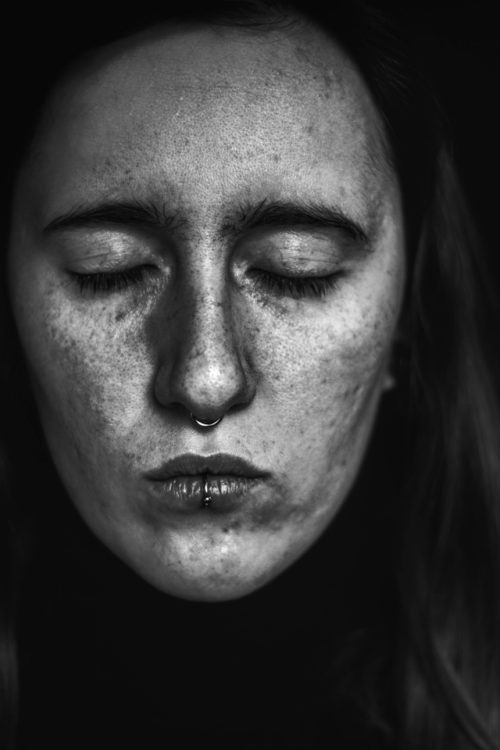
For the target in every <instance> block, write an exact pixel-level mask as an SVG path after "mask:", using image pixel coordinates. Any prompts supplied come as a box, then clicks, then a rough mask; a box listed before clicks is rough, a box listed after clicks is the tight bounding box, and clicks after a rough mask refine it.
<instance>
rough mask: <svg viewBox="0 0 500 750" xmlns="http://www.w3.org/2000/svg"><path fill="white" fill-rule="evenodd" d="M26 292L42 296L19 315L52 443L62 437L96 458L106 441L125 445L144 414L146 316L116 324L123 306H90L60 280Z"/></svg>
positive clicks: (147, 359)
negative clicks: (70, 295) (66, 291)
mask: <svg viewBox="0 0 500 750" xmlns="http://www.w3.org/2000/svg"><path fill="white" fill-rule="evenodd" d="M25 298H27V299H31V300H35V301H36V302H38V304H33V302H32V303H31V304H30V306H29V307H25V308H24V309H20V310H18V314H17V316H16V317H17V318H18V327H19V330H20V335H21V339H22V342H23V345H24V349H25V352H26V355H27V360H28V365H29V369H30V374H31V378H32V382H33V386H34V392H35V397H36V400H37V404H38V408H39V411H40V416H41V419H42V424H43V425H44V427H45V430H46V433H47V438H48V440H49V442H51V443H52V444H53V443H54V440H56V441H59V442H60V441H61V440H63V441H64V442H63V443H62V445H66V446H67V448H70V449H71V450H72V452H73V453H75V452H76V454H77V455H78V456H80V458H81V454H82V452H83V451H84V452H85V461H89V459H90V461H91V462H94V460H99V451H100V449H102V447H103V444H106V445H107V451H108V452H109V451H111V452H112V453H114V452H116V450H117V449H118V444H119V443H120V441H121V445H122V448H123V445H124V442H125V443H126V442H127V436H129V435H131V434H132V433H133V430H134V426H135V425H137V423H138V422H139V421H140V419H141V415H142V413H143V411H144V408H145V396H146V393H147V388H148V382H149V378H150V367H151V365H150V356H148V351H147V350H146V347H145V346H144V342H143V340H142V337H141V335H140V332H141V330H142V327H143V326H142V320H141V319H140V318H139V316H135V315H134V314H127V315H126V316H124V318H123V320H121V321H120V322H117V318H120V317H121V312H120V310H118V308H116V309H109V305H108V306H104V305H102V306H100V305H93V307H92V312H89V310H90V308H89V307H88V306H87V307H86V308H84V306H83V304H82V305H79V304H76V305H75V304H74V303H70V302H69V301H68V300H67V299H66V298H65V297H64V295H62V294H61V292H60V290H59V289H58V288H57V286H54V288H46V289H45V290H44V292H43V294H39V295H38V296H29V295H26V297H25ZM118 437H119V438H120V440H117V438H118ZM53 447H54V445H53ZM93 447H94V450H92V448H93ZM65 450H66V449H65ZM93 453H95V455H94V456H92V454H93Z"/></svg>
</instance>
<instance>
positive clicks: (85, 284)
mask: <svg viewBox="0 0 500 750" xmlns="http://www.w3.org/2000/svg"><path fill="white" fill-rule="evenodd" d="M145 271H146V267H145V266H137V267H135V268H126V269H125V270H123V271H114V272H113V273H109V272H107V273H105V272H100V273H73V274H72V276H73V278H74V280H75V281H76V283H77V284H78V286H79V288H80V292H82V294H83V293H85V292H91V293H92V294H98V293H99V292H120V291H122V290H123V289H127V288H128V287H130V286H133V285H134V284H138V283H139V282H141V281H142V280H143V278H144V273H145Z"/></svg>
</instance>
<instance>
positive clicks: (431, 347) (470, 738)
mask: <svg viewBox="0 0 500 750" xmlns="http://www.w3.org/2000/svg"><path fill="white" fill-rule="evenodd" d="M294 10H296V11H298V13H299V15H301V16H305V17H307V18H309V19H310V20H311V21H313V22H317V23H318V24H319V25H321V26H322V27H323V28H325V29H327V30H328V31H330V32H331V34H332V36H333V37H334V38H335V39H336V40H337V41H338V42H339V43H340V44H341V45H343V47H344V49H345V50H346V51H347V53H348V54H349V55H350V56H351V58H352V59H353V60H354V61H355V62H356V64H357V65H358V67H359V70H360V71H361V73H362V75H363V76H364V78H365V80H366V82H367V84H368V87H369V89H370V91H371V93H372V95H373V98H374V100H375V103H376V105H377V107H378V109H379V111H380V113H381V115H382V117H383V120H384V124H385V127H386V130H387V135H388V140H389V143H390V147H391V157H392V160H393V163H394V166H395V169H396V172H397V175H398V177H399V180H400V184H401V188H402V195H403V206H404V217H405V228H406V236H407V249H408V258H409V264H408V267H409V274H408V283H407V291H406V299H405V305H404V310H403V325H402V330H403V332H404V335H403V336H402V337H401V339H400V340H398V341H397V342H396V348H395V367H396V370H397V373H398V390H397V398H398V409H399V411H400V414H401V415H402V421H403V425H404V435H402V436H401V437H402V439H403V440H404V453H405V465H404V472H403V474H404V479H403V481H402V483H401V486H400V487H399V496H398V502H397V503H396V505H395V509H394V524H395V528H396V530H397V531H396V534H395V544H394V551H393V559H392V565H393V571H394V576H395V579H397V589H398V595H397V616H396V626H395V628H396V638H395V641H394V642H393V643H392V645H391V649H390V651H391V652H390V654H389V655H388V656H387V658H386V659H385V660H382V661H381V663H379V664H378V666H377V665H376V666H375V667H374V666H373V662H372V663H371V665H370V666H368V660H367V664H366V665H365V673H366V674H365V677H366V675H368V673H369V671H370V670H371V672H370V674H371V676H370V677H369V678H368V677H366V679H365V680H364V681H363V679H360V680H359V681H358V682H357V683H355V684H353V686H352V688H349V689H352V693H353V694H354V698H355V700H357V701H359V702H361V703H362V705H363V710H364V711H365V713H366V714H367V716H370V717H372V720H373V721H375V722H378V723H379V724H380V725H383V726H385V725H387V723H388V719H387V715H386V710H385V706H384V701H383V700H382V699H381V697H380V694H381V690H380V689H379V686H380V684H381V681H382V676H381V672H382V671H383V670H386V671H387V670H388V669H390V670H391V672H390V674H391V682H392V684H391V686H390V688H389V691H390V693H391V696H390V701H391V702H392V704H393V705H395V707H396V710H395V712H394V716H393V717H392V721H389V724H390V727H389V731H390V732H391V733H392V734H393V736H394V738H395V740H396V742H397V744H398V746H399V745H400V746H401V747H404V748H408V750H411V748H415V750H416V749H417V748H423V747H426V748H436V750H446V749H447V748H451V747H453V748H454V749H455V750H467V749H469V750H470V749H471V748H477V749H481V750H494V748H495V747H499V745H498V744H497V738H498V737H500V497H499V494H500V490H499V488H500V461H499V457H498V451H499V448H500V434H499V429H500V408H499V401H498V392H497V389H496V385H495V377H494V373H496V372H498V362H497V361H495V359H494V358H495V353H494V350H493V347H492V341H494V338H493V335H494V323H493V321H494V320H495V317H496V319H498V311H497V310H496V309H495V303H494V295H493V291H492V289H491V288H490V284H489V280H488V273H487V270H486V268H485V264H484V257H483V256H482V255H481V243H480V242H479V239H478V236H477V234H476V233H475V230H474V228H473V223H472V221H471V219H470V216H469V211H468V208H467V205H466V201H465V199H464V196H463V192H462V190H461V187H460V181H459V179H458V176H457V170H456V168H455V165H454V162H453V158H452V142H451V139H450V135H449V133H448V132H447V128H446V122H445V118H444V116H443V114H442V112H441V111H440V107H439V104H438V103H437V101H436V97H435V95H434V93H433V91H432V88H431V86H430V85H429V82H428V80H427V79H425V78H424V77H423V76H422V72H421V67H420V66H419V60H418V57H419V51H418V50H417V48H416V45H415V38H414V36H412V33H411V31H412V30H411V29H410V28H409V26H410V24H408V23H403V21H404V19H402V18H396V17H395V16H394V15H392V16H389V17H388V16H387V15H386V14H385V13H383V12H381V11H380V10H379V9H377V8H375V7H374V6H372V5H369V4H365V3H358V2H350V3H349V2H345V3H342V2H339V3H337V4H335V7H333V6H332V7H330V6H329V5H325V4H319V3H315V2H311V1H309V2H283V3H279V2H239V1H236V2H230V1H229V2H206V3H204V4H203V8H202V9H198V8H193V6H192V5H191V6H190V7H188V8H187V9H186V3H184V4H183V7H180V6H179V7H176V6H175V4H170V7H169V8H167V9H163V12H162V13H161V14H160V13H152V14H151V15H148V14H147V12H146V13H145V12H142V13H141V14H139V15H138V16H137V17H133V18H114V19H113V23H112V24H108V23H105V22H104V21H102V23H99V24H97V25H95V24H94V23H93V22H92V24H91V25H90V24H85V23H84V19H82V24H83V25H82V28H81V29H80V31H79V34H78V35H76V34H71V35H70V34H68V35H67V37H66V38H63V39H59V40H58V45H57V54H56V53H55V51H54V49H51V50H50V51H49V50H48V49H44V44H43V42H44V41H45V44H46V43H47V42H46V40H44V38H41V40H39V41H42V44H40V43H38V45H37V46H35V47H34V50H35V51H34V52H33V53H32V54H33V55H34V56H36V55H42V56H44V58H45V59H44V60H43V64H40V65H37V64H36V63H35V69H34V70H33V71H31V72H30V87H31V88H30V89H29V90H26V89H25V88H23V87H22V86H19V85H18V86H17V87H14V89H13V93H12V98H11V111H14V112H15V113H17V114H20V115H21V117H20V118H16V129H17V133H16V145H17V146H18V147H17V148H12V149H10V153H9V157H10V158H11V161H10V169H8V170H7V174H8V179H7V180H6V185H5V188H4V189H5V190H6V196H7V195H9V194H10V192H11V190H12V183H13V180H14V178H15V174H16V170H17V169H18V167H19V164H20V160H21V158H22V153H23V151H22V149H23V148H26V145H27V144H28V143H29V140H30V137H31V136H32V133H33V130H34V128H35V127H36V123H37V121H38V118H39V114H40V109H41V107H42V106H43V102H44V100H45V98H46V95H47V91H49V90H50V89H51V87H52V86H53V84H54V81H56V80H57V78H58V77H60V75H61V71H62V70H64V69H66V68H67V66H68V65H69V64H70V63H71V62H72V61H73V60H75V59H78V58H80V57H81V56H82V54H84V53H85V52H87V51H88V50H89V49H93V48H94V49H95V48H98V47H99V46H100V45H103V44H105V43H106V42H109V41H111V40H113V39H119V38H122V37H124V36H126V35H127V34H130V33H132V32H135V31H137V30H138V29H141V28H147V27H148V26H152V25H156V24H159V23H161V22H166V23H172V21H173V20H176V21H179V22H180V23H182V22H187V23H210V24H215V25H228V26H239V27H241V28H244V29H248V30H249V31H251V30H252V29H258V30H260V31H265V30H266V29H268V28H277V27H280V25H286V24H288V23H290V22H291V20H290V19H293V18H294V13H293V11H294ZM91 26H92V28H91ZM46 27H47V24H45V28H46ZM110 29H112V31H110ZM40 62H41V61H40ZM18 119H19V120H20V122H18ZM4 205H8V200H7V199H6V200H4ZM5 277H6V274H5V273H3V274H2V283H5ZM3 292H4V293H3V304H4V310H3V313H4V314H3V316H2V318H3V322H2V325H3V326H4V330H3V336H4V342H5V343H4V347H3V348H4V351H8V352H9V353H10V360H9V362H8V363H6V364H5V366H4V372H3V379H4V380H3V393H4V394H9V400H10V410H9V407H7V414H6V419H5V422H4V429H3V434H2V446H1V453H0V461H1V466H0V469H1V472H2V477H1V479H2V489H1V492H2V497H1V505H0V513H1V514H2V515H1V518H0V534H2V539H0V550H1V552H0V554H1V555H2V559H1V561H0V565H1V572H0V575H1V576H2V578H1V580H0V587H1V588H0V597H1V601H2V609H1V612H0V618H1V619H0V702H1V706H0V710H1V711H2V712H3V713H2V716H1V722H2V723H1V726H0V729H1V731H3V732H4V737H5V741H4V742H5V744H4V745H3V746H8V743H9V742H10V743H13V737H14V724H15V720H14V717H15V703H16V701H15V695H16V691H17V685H16V667H15V646H14V644H15V636H14V630H15V627H14V625H15V604H16V591H18V589H19V579H20V575H21V574H22V563H23V557H24V555H25V554H26V553H25V550H27V549H28V548H29V543H28V542H27V541H26V539H27V538H28V536H29V535H31V536H32V537H36V533H37V521H36V518H35V520H33V510H32V509H31V508H30V504H29V501H28V500H27V499H26V498H24V499H23V498H21V497H20V493H19V491H18V487H17V482H16V472H17V471H18V468H17V467H18V464H17V463H16V462H17V460H18V459H17V458H16V457H17V456H19V455H20V453H21V448H22V449H23V450H26V445H27V444H28V445H29V446H30V450H31V451H32V454H33V455H34V456H41V458H39V462H40V467H39V468H40V472H39V475H38V476H43V471H44V470H43V468H42V465H43V464H44V459H43V455H44V453H43V452H44V448H43V440H42V438H41V436H40V431H39V428H38V426H37V419H36V416H35V410H34V406H33V404H32V402H31V397H30V395H29V384H28V382H27V377H26V373H25V371H24V367H23V363H22V355H21V352H20V348H19V344H18V343H17V339H16V335H15V332H14V326H13V322H12V320H11V317H10V311H9V308H8V304H7V302H6V300H7V290H6V289H4V290H3ZM12 394H16V395H15V396H13V395H12ZM28 494H29V493H28ZM26 529H29V534H28V531H26ZM386 676H387V675H386ZM366 685H369V686H371V687H369V689H367V690H365V687H366ZM363 686H365V687H363Z"/></svg>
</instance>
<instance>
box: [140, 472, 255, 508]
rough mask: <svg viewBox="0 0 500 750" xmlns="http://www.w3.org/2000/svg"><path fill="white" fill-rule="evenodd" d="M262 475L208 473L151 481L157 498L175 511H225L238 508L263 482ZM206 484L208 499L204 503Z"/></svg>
mask: <svg viewBox="0 0 500 750" xmlns="http://www.w3.org/2000/svg"><path fill="white" fill-rule="evenodd" d="M262 482H263V480H262V479H261V478H254V477H239V476H234V475H222V474H220V475H219V474H217V475H215V474H207V475H204V476H202V475H201V474H198V475H196V476H192V475H188V476H178V477H171V478H169V479H164V480H156V479H155V480H150V487H151V490H152V493H153V495H154V497H155V499H156V500H158V501H159V502H160V503H161V504H162V506H163V507H165V509H168V510H171V511H175V512H177V513H194V512H197V511H204V512H207V511H209V512H210V513H217V514H219V513H228V512H231V511H232V510H235V509H237V508H238V507H240V506H241V505H242V504H243V503H244V502H245V498H246V496H247V495H248V494H249V493H251V492H252V491H253V490H255V489H256V488H257V487H259V486H261V485H262ZM205 483H206V489H207V490H208V495H209V496H210V498H211V500H210V502H209V503H206V502H205V497H206V494H205Z"/></svg>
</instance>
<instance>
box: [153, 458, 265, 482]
mask: <svg viewBox="0 0 500 750" xmlns="http://www.w3.org/2000/svg"><path fill="white" fill-rule="evenodd" d="M203 474H215V475H226V476H234V477H246V478H249V479H259V478H264V477H265V476H267V475H268V472H265V471H263V470H262V469H259V468H258V467H257V466H254V464H251V463H250V462H249V461H246V460H245V459H244V458H240V457H239V456H233V455H231V454H230V453H214V454H212V455H209V456H200V455H197V454H195V453H183V454H182V455H180V456H177V457H176V458H171V459H170V460H169V461H166V462H165V463H164V464H162V465H161V466H160V467H159V468H157V469H152V470H151V471H149V472H147V473H146V476H147V477H148V479H152V480H153V481H155V480H156V481H165V480H167V479H172V477H182V476H202V475H203Z"/></svg>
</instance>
